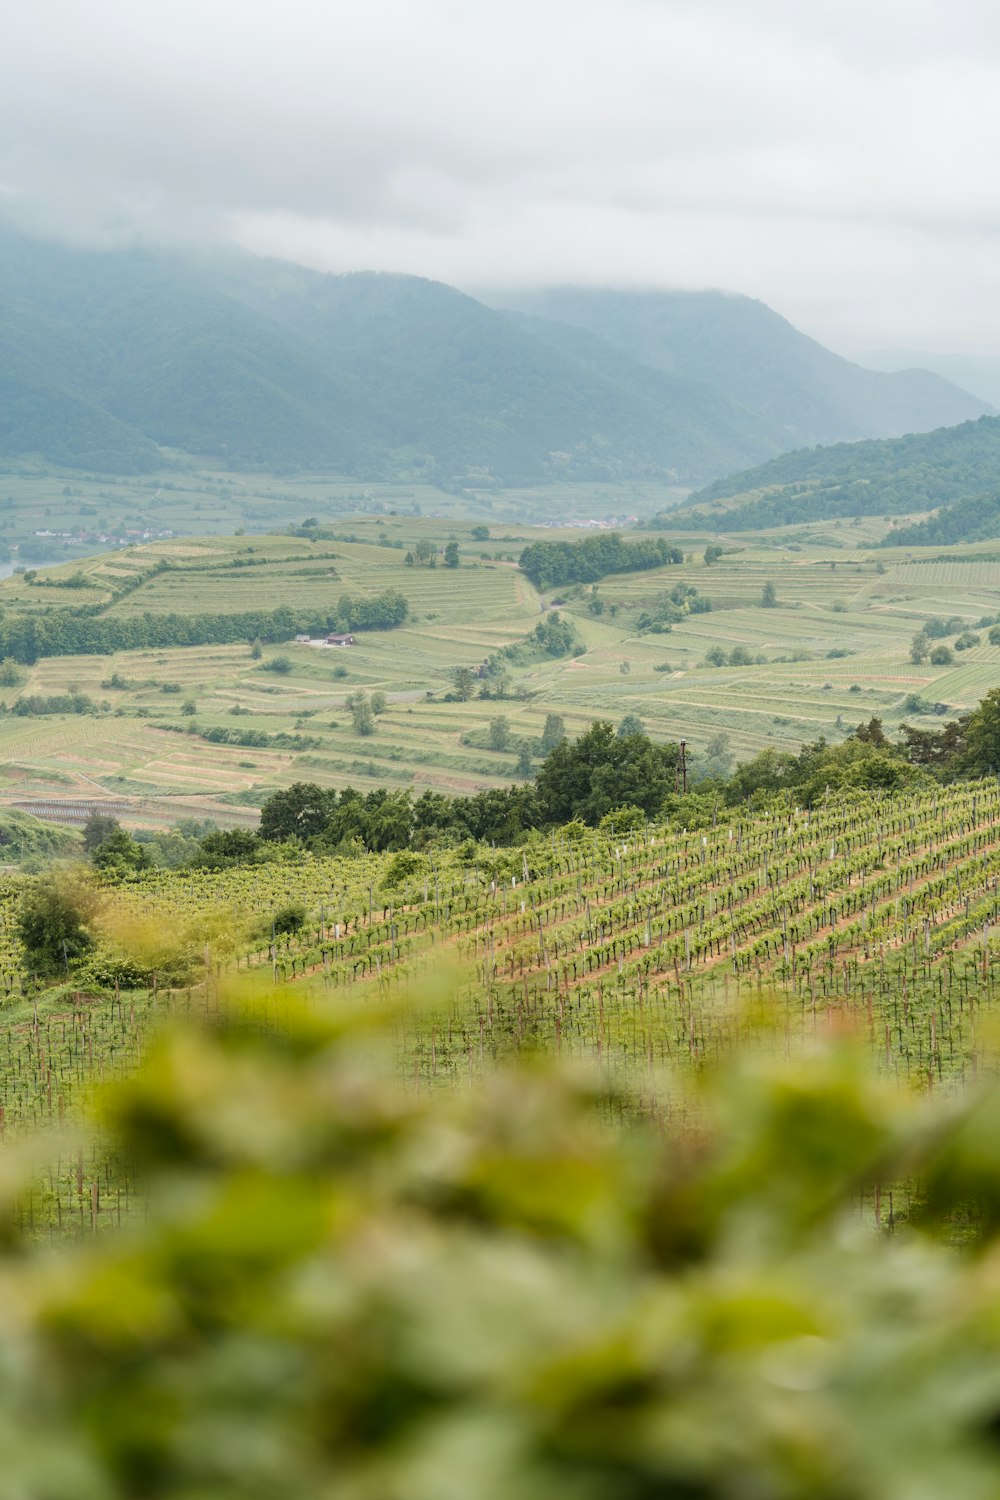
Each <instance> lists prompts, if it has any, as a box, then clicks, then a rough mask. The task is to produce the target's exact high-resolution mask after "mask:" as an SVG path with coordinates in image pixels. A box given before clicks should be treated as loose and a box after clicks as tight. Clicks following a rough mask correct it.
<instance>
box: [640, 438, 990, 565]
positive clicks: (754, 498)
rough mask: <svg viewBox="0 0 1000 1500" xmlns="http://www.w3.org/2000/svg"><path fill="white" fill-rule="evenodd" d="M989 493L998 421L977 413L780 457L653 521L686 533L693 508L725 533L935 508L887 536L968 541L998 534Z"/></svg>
mask: <svg viewBox="0 0 1000 1500" xmlns="http://www.w3.org/2000/svg"><path fill="white" fill-rule="evenodd" d="M998 491H1000V417H980V418H979V420H978V421H976V422H963V423H961V425H959V426H957V427H943V428H940V429H938V430H937V431H935V432H924V433H916V434H911V435H910V436H908V437H904V438H893V439H889V440H884V441H881V442H864V443H838V444H836V445H834V446H833V447H829V448H814V449H811V450H808V451H804V452H799V453H786V454H783V455H782V456H781V457H780V458H777V459H774V460H772V461H771V462H770V463H766V464H762V465H760V466H759V467H758V468H755V469H750V470H747V471H745V472H743V473H740V474H731V475H729V476H728V477H727V478H725V479H720V480H716V481H715V483H714V484H711V485H708V486H707V487H706V488H705V489H703V490H700V491H697V492H696V493H695V494H692V495H690V496H689V497H688V500H687V501H686V502H685V504H684V505H682V506H681V507H679V508H678V510H677V511H674V512H666V513H665V514H664V515H663V516H661V517H659V518H658V524H659V525H661V526H662V527H663V528H664V529H665V530H672V529H674V528H676V527H682V526H688V527H690V525H691V521H692V507H694V508H695V509H696V510H697V511H698V512H700V513H702V514H705V515H708V516H711V517H715V518H717V519H718V522H719V525H720V527H723V526H724V529H725V530H726V531H751V530H753V531H756V530H759V529H761V528H763V527H768V526H787V525H791V524H794V523H795V522H798V521H815V520H829V519H832V518H836V517H838V516H861V515H887V516H891V515H903V514H907V513H912V512H913V511H922V510H935V511H936V510H938V508H939V507H944V509H942V510H940V512H939V515H938V517H937V519H936V521H935V523H934V524H933V525H932V524H930V523H928V524H927V525H926V526H925V527H924V528H923V529H922V530H921V529H920V528H917V527H913V528H907V529H906V530H905V531H903V530H899V531H896V532H894V533H893V540H894V541H899V540H901V539H902V538H904V537H906V538H907V539H912V540H914V541H916V540H918V536H917V533H918V531H919V536H920V537H922V538H924V539H926V540H928V541H945V540H948V541H972V540H978V539H980V538H981V537H982V536H983V535H986V536H997V535H1000V524H998V525H997V529H996V530H991V529H988V528H989V527H991V526H992V525H993V522H992V520H991V519H990V516H991V514H992V511H991V507H995V506H996V502H994V501H990V500H988V499H987V498H986V497H988V496H990V495H992V494H996V493H997V492H998ZM973 502H974V503H973ZM960 506H961V507H962V508H961V509H960V508H959V507H960ZM998 516H1000V510H998ZM945 517H950V518H951V519H950V520H947V521H946V520H945ZM984 527H986V528H987V529H986V530H985V531H984V530H983V528H984ZM952 532H954V533H955V534H950V533H952ZM932 533H934V534H933V535H932ZM946 533H948V534H946Z"/></svg>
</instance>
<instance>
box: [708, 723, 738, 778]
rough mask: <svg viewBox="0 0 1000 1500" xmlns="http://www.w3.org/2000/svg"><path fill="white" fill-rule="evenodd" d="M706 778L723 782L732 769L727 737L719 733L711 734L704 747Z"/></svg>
mask: <svg viewBox="0 0 1000 1500" xmlns="http://www.w3.org/2000/svg"><path fill="white" fill-rule="evenodd" d="M702 769H703V770H704V773H705V775H706V776H711V777H712V778H717V779H719V780H724V779H725V777H727V776H728V775H729V774H730V772H731V771H732V769H733V753H732V750H731V749H730V746H729V736H728V734H724V733H722V732H720V733H719V734H713V735H712V737H711V739H710V740H709V742H708V744H707V745H706V746H705V759H704V762H703V767H702Z"/></svg>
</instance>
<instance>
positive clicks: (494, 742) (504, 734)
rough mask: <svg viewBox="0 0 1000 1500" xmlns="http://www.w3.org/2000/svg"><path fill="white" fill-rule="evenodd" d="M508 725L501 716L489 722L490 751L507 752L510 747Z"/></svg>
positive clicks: (505, 719)
mask: <svg viewBox="0 0 1000 1500" xmlns="http://www.w3.org/2000/svg"><path fill="white" fill-rule="evenodd" d="M510 741H511V733H510V724H509V722H508V720H507V718H506V717H505V715H503V714H498V715H497V717H496V718H495V719H491V720H490V727H489V740H488V743H489V747H490V749H491V750H507V749H509V747H510Z"/></svg>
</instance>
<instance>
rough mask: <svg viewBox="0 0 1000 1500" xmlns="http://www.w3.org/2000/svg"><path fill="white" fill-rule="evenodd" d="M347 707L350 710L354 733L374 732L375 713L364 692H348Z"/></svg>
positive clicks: (365, 734) (366, 733)
mask: <svg viewBox="0 0 1000 1500" xmlns="http://www.w3.org/2000/svg"><path fill="white" fill-rule="evenodd" d="M346 702H347V707H348V708H349V709H350V712H351V723H352V726H353V728H354V733H355V734H360V735H362V736H367V735H369V734H374V733H375V715H374V713H373V712H372V706H371V704H370V703H369V701H368V699H367V697H366V696H365V694H364V693H349V694H348V695H347V700H346Z"/></svg>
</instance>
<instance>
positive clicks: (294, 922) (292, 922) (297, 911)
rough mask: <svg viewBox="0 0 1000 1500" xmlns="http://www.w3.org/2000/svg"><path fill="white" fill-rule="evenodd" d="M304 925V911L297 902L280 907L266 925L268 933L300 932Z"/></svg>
mask: <svg viewBox="0 0 1000 1500" xmlns="http://www.w3.org/2000/svg"><path fill="white" fill-rule="evenodd" d="M305 925H306V909H305V907H304V906H301V905H299V904H298V903H297V902H292V903H291V904H290V905H288V906H280V907H279V908H278V910H277V911H276V912H275V913H274V916H273V917H272V918H271V921H270V922H269V923H268V926H267V930H268V931H269V932H272V931H273V932H275V933H284V932H301V931H302V929H303V927H304V926H305Z"/></svg>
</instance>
